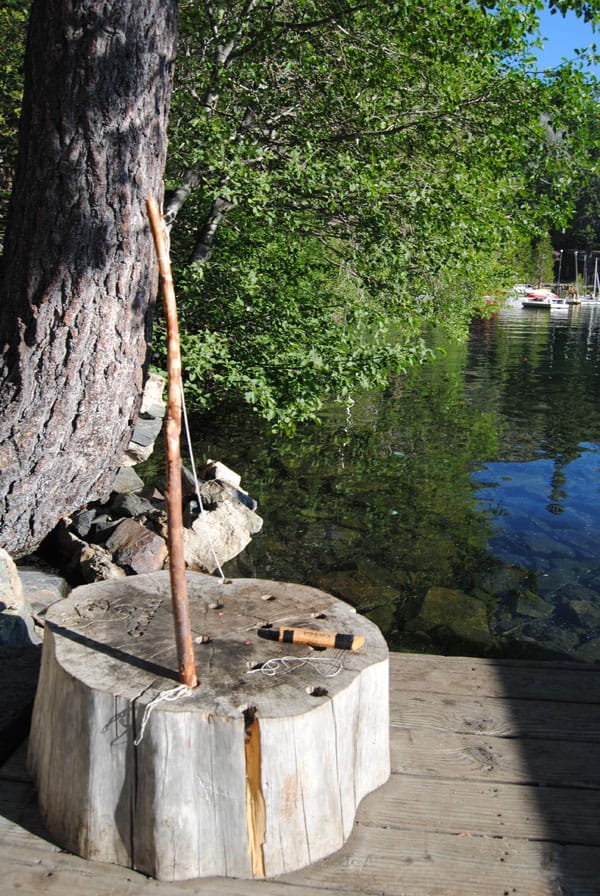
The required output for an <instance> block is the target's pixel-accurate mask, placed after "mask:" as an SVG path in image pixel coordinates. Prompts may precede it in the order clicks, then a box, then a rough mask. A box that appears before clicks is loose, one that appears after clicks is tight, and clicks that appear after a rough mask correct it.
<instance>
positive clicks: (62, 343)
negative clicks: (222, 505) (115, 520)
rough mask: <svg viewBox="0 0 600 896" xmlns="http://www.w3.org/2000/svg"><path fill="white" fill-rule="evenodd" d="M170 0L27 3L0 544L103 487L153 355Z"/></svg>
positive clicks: (1, 295)
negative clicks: (155, 235) (153, 229)
mask: <svg viewBox="0 0 600 896" xmlns="http://www.w3.org/2000/svg"><path fill="white" fill-rule="evenodd" d="M176 32H177V0H146V2H144V3H138V2H136V0H119V2H117V0H77V2H74V0H36V2H34V5H33V10H32V15H31V22H30V29H29V38H28V45H27V56H26V81H25V93H24V104H23V114H22V120H21V129H20V138H19V139H20V144H19V162H18V167H17V173H16V178H15V185H14V191H13V196H12V199H11V205H10V209H9V215H8V222H7V233H6V241H5V250H4V256H3V268H4V270H3V272H2V276H1V279H0V351H1V356H0V544H1V545H2V546H3V547H5V549H6V550H8V551H9V552H11V553H12V554H13V555H15V556H19V555H22V554H24V553H27V552H29V551H31V550H33V549H35V548H36V547H37V545H38V544H39V543H40V541H41V540H42V539H43V538H44V536H45V535H46V534H47V533H48V532H49V531H50V530H51V529H52V528H53V526H54V525H55V523H56V522H57V520H58V519H59V518H60V517H61V516H62V515H64V514H68V513H69V512H71V511H73V510H75V509H76V508H78V507H80V506H81V505H83V504H84V503H86V502H88V501H90V500H95V499H100V500H102V499H104V498H105V497H107V494H108V492H109V491H110V486H111V484H112V481H113V478H114V474H115V472H116V469H117V468H118V466H119V461H120V457H121V453H122V450H123V448H124V446H125V445H126V443H127V441H128V438H129V433H130V431H131V427H132V424H133V422H134V419H135V415H136V413H137V408H138V404H139V400H140V396H141V391H142V387H143V379H144V375H145V369H146V365H147V361H148V344H149V335H150V327H151V318H152V309H153V304H154V297H155V293H156V287H157V276H156V274H157V271H156V262H155V257H154V250H153V247H152V236H151V233H150V229H149V226H148V221H147V217H146V209H145V200H146V199H147V198H148V197H149V196H154V197H156V198H157V199H158V200H159V201H160V199H161V197H162V182H161V180H162V174H163V170H164V163H165V155H166V121H167V114H168V108H169V101H170V94H171V83H172V73H173V64H174V57H175V43H176Z"/></svg>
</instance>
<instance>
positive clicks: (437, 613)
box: [406, 587, 493, 649]
mask: <svg viewBox="0 0 600 896" xmlns="http://www.w3.org/2000/svg"><path fill="white" fill-rule="evenodd" d="M406 630H407V631H409V632H413V633H423V634H425V635H429V634H433V632H435V640H436V641H438V642H441V643H442V644H445V645H446V646H447V647H449V648H450V647H451V646H452V645H454V644H457V643H460V644H465V643H466V644H471V645H473V646H477V647H478V648H479V649H481V648H486V647H489V646H491V645H492V643H493V637H492V634H491V632H490V629H489V625H488V612H487V607H486V605H485V604H484V603H483V601H481V600H479V599H478V598H476V597H472V596H471V595H469V594H465V592H464V591H457V590H453V589H451V588H440V587H435V588H430V589H429V591H428V592H427V594H426V595H425V599H424V601H423V604H422V606H421V609H420V611H419V614H418V615H417V616H416V617H414V618H413V619H410V620H409V621H408V622H407V623H406Z"/></svg>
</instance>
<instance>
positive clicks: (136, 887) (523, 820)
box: [0, 654, 600, 896]
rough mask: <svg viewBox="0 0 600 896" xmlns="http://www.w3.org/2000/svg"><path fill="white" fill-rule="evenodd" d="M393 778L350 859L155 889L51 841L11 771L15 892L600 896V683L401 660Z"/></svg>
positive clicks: (520, 667)
mask: <svg viewBox="0 0 600 896" xmlns="http://www.w3.org/2000/svg"><path fill="white" fill-rule="evenodd" d="M390 675H391V683H390V704H391V728H390V740H391V750H392V768H393V773H392V776H391V778H390V780H389V781H388V782H387V783H386V784H385V785H384V786H383V787H382V788H380V789H379V790H377V791H375V792H374V793H372V794H370V795H369V796H368V797H367V798H366V799H365V800H364V801H363V802H362V803H361V805H360V807H359V810H358V814H357V819H356V824H355V826H354V830H353V833H352V835H351V836H350V838H349V840H348V841H347V843H346V844H345V845H344V847H343V848H342V849H341V850H340V851H339V852H337V853H335V854H334V855H332V856H330V857H329V858H327V859H325V860H323V861H321V862H318V863H316V864H313V865H311V866H309V867H308V868H305V869H303V870H301V871H298V872H295V873H294V874H290V875H286V876H285V877H282V878H278V879H275V880H271V881H241V880H232V879H222V878H219V879H212V878H211V879H203V880H200V881H186V882H181V883H167V882H158V881H153V880H149V879H147V878H145V877H143V876H142V875H140V874H137V873H136V872H135V871H132V870H131V869H127V868H121V867H119V866H114V865H101V864H96V863H94V862H86V861H84V860H83V859H80V858H79V857H77V856H72V855H69V854H67V853H64V852H63V851H62V850H60V849H59V848H58V847H57V846H56V845H55V844H53V843H52V842H51V840H49V838H48V837H47V835H45V833H44V828H43V824H42V822H41V819H40V818H39V813H38V810H37V806H36V803H35V794H34V792H33V787H32V786H31V784H30V783H29V781H28V778H27V774H26V770H25V768H24V750H23V748H21V750H20V751H17V752H16V753H14V754H13V755H12V756H11V758H10V759H9V760H8V762H7V763H5V765H4V766H2V768H1V769H0V867H2V884H3V887H5V888H7V890H8V891H9V892H12V890H14V891H15V892H17V891H18V892H19V893H21V894H22V896H34V894H35V896H59V894H60V896H63V894H64V893H67V892H73V893H79V892H85V893H86V896H113V894H115V893H119V894H120V896H142V894H152V896H184V894H188V893H189V894H191V893H194V894H198V896H217V894H218V896H255V894H259V893H260V894H262V896H286V894H289V896H326V894H335V893H342V892H343V893H344V896H374V894H386V896H512V894H515V896H559V894H560V896H562V894H567V893H569V894H576V896H597V894H598V880H599V879H600V849H598V846H599V845H600V813H599V812H598V805H600V799H599V797H600V792H599V791H600V771H599V770H598V765H599V764H598V763H597V756H598V741H599V740H600V670H598V669H595V668H594V667H582V666H579V665H570V664H558V665H557V664H553V663H551V664H543V663H537V662H536V663H521V662H513V661H495V660H486V659H472V658H468V657H466V658H462V657H434V656H424V655H416V654H395V655H393V656H392V657H391V661H390Z"/></svg>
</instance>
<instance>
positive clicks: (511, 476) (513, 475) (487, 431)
mask: <svg viewBox="0 0 600 896" xmlns="http://www.w3.org/2000/svg"><path fill="white" fill-rule="evenodd" d="M599 334H600V307H597V306H591V305H582V306H579V307H576V308H572V309H570V310H569V311H566V310H565V311H559V312H554V311H553V312H543V311H525V310H523V309H522V308H521V307H520V305H518V304H517V305H515V306H514V307H509V308H506V309H504V310H503V311H501V312H500V313H499V314H498V315H496V316H495V317H494V318H492V319H490V320H486V321H477V322H475V323H474V325H473V327H472V331H471V335H470V339H469V342H468V343H467V344H465V345H453V344H447V343H446V342H445V341H444V339H443V337H442V336H440V335H439V334H433V335H432V337H431V341H432V344H433V346H434V348H436V349H438V350H440V349H443V350H445V354H444V355H443V356H442V357H440V358H439V359H438V360H437V361H436V362H435V363H434V364H432V365H429V366H428V367H426V368H424V369H421V370H419V371H415V372H413V373H412V374H410V375H409V376H406V377H400V378H396V379H394V380H393V381H391V382H390V384H389V386H388V388H387V389H385V390H383V391H381V392H379V393H364V394H360V395H356V396H354V397H353V400H352V401H351V402H349V403H348V404H347V405H345V406H334V407H331V408H330V409H328V411H327V413H326V415H325V418H324V422H323V424H322V425H321V426H318V427H316V426H311V427H306V428H305V429H303V430H302V431H301V432H299V433H298V434H297V435H296V436H294V437H293V438H291V439H290V438H283V437H274V436H273V435H272V434H271V433H270V432H269V431H268V428H267V427H263V426H262V425H260V424H258V423H257V422H255V421H252V419H251V418H248V419H244V418H243V416H240V413H239V411H236V412H235V414H234V415H232V416H230V417H227V415H222V416H221V417H220V418H219V419H214V420H212V421H211V422H210V424H209V423H208V422H207V421H206V420H196V421H194V424H193V429H194V445H195V453H196V456H197V459H202V458H205V457H213V458H219V459H221V460H223V461H224V462H225V463H227V464H228V465H229V466H231V467H232V468H233V469H235V470H237V472H239V473H240V474H241V475H242V477H243V483H242V484H243V486H244V487H245V488H246V489H247V490H248V491H249V492H250V493H251V494H252V496H253V497H255V498H256V499H257V500H258V502H259V512H260V513H261V515H262V516H263V519H264V527H263V531H262V533H261V534H260V535H259V536H257V537H255V539H254V540H253V542H252V544H251V545H250V547H249V548H248V549H247V550H246V551H245V552H244V554H243V555H241V556H240V557H239V558H237V560H235V561H233V562H232V563H231V564H229V565H228V567H227V568H226V572H228V574H230V575H252V576H257V577H260V578H277V579H283V580H286V581H292V582H294V581H295V582H301V583H307V584H312V585H316V586H317V587H321V588H323V589H325V590H328V591H330V592H331V593H334V594H336V595H338V596H339V597H342V598H343V599H345V600H347V601H349V602H350V603H352V604H353V605H355V606H356V607H357V608H358V609H359V611H360V612H363V613H365V614H366V615H368V616H370V617H371V618H372V619H373V620H374V621H375V622H377V624H379V625H380V627H381V628H382V630H383V631H384V633H385V634H386V636H387V638H388V640H389V643H390V645H391V646H392V647H393V648H395V649H409V650H427V651H437V652H444V653H464V654H483V655H501V656H519V657H522V656H529V657H539V656H542V657H546V656H548V657H553V656H560V657H565V658H574V659H584V660H586V661H590V662H595V661H600V559H599V555H598V546H597V532H598V528H599V525H600V494H599V488H600V472H599V471H600V368H599V364H598V361H599V360H600V359H599V358H598V354H599V352H600V335H599Z"/></svg>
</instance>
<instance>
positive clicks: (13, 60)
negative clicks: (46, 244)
mask: <svg viewBox="0 0 600 896" xmlns="http://www.w3.org/2000/svg"><path fill="white" fill-rule="evenodd" d="M29 6H30V4H29V3H28V2H20V0H19V2H17V0H5V2H4V3H3V5H2V7H1V8H0V97H1V99H0V238H1V235H2V233H3V231H4V215H5V207H6V203H7V201H8V197H9V194H10V189H11V184H12V177H13V171H14V166H15V162H16V155H17V141H16V132H17V126H18V121H19V114H20V110H21V95H22V89H23V49H24V43H25V31H26V25H27V19H28V16H29Z"/></svg>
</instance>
